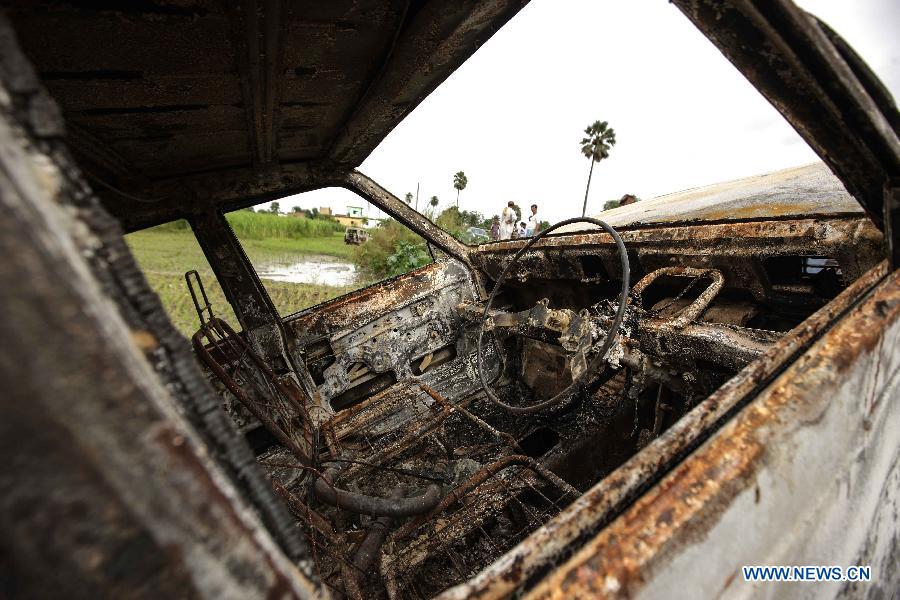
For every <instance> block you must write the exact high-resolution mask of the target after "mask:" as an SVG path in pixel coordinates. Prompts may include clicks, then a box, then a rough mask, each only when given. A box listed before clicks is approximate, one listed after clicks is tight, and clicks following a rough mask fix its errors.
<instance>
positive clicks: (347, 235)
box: [344, 227, 369, 246]
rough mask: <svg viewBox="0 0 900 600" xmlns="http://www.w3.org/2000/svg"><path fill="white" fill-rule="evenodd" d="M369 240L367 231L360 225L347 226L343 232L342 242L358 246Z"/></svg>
mask: <svg viewBox="0 0 900 600" xmlns="http://www.w3.org/2000/svg"><path fill="white" fill-rule="evenodd" d="M368 241H369V232H368V231H366V230H365V229H363V228H361V227H348V228H347V231H345V232H344V243H345V244H353V245H354V246H359V245H360V244H365V243H366V242H368Z"/></svg>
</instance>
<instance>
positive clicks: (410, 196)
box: [403, 192, 413, 204]
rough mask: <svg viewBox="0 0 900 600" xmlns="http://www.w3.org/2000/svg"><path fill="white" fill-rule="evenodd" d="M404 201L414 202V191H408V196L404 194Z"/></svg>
mask: <svg viewBox="0 0 900 600" xmlns="http://www.w3.org/2000/svg"><path fill="white" fill-rule="evenodd" d="M403 201H404V202H406V203H407V204H412V201H413V195H412V192H406V196H404V198H403Z"/></svg>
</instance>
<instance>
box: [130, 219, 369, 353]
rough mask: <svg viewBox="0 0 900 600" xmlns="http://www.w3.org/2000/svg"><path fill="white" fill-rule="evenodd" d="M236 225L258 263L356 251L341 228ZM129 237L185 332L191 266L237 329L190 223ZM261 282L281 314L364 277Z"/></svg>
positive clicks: (193, 320) (190, 315)
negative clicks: (285, 231) (253, 233)
mask: <svg viewBox="0 0 900 600" xmlns="http://www.w3.org/2000/svg"><path fill="white" fill-rule="evenodd" d="M234 214H237V213H232V215H234ZM232 215H229V221H231V220H232V219H231V217H232ZM247 215H249V218H247V217H244V221H245V224H246V222H247V221H251V220H252V221H253V223H251V224H252V225H254V226H255V227H259V228H260V231H262V232H263V235H278V233H279V232H277V231H276V232H274V233H273V230H272V229H271V228H269V229H268V230H267V229H266V228H264V227H262V225H266V222H265V220H261V219H258V218H255V215H253V213H247ZM259 216H263V215H259ZM266 216H267V217H268V219H270V220H271V219H276V220H277V221H278V222H284V223H285V224H287V225H291V221H301V222H302V220H299V219H291V218H287V217H275V216H268V215H266ZM232 225H233V226H234V229H235V232H236V234H237V236H238V238H239V239H240V240H241V243H242V245H243V247H244V251H245V252H246V253H247V256H249V257H250V261H251V262H252V263H253V264H254V265H261V264H263V263H267V262H278V263H287V262H292V260H297V261H299V260H303V259H304V257H309V256H311V255H320V256H321V255H324V256H332V257H336V258H341V259H345V260H348V261H349V260H350V259H351V256H352V246H348V245H346V244H344V237H343V233H342V232H340V231H334V230H333V228H332V229H331V230H318V231H315V233H318V234H319V236H318V237H299V236H302V235H303V234H304V231H299V230H297V231H292V232H289V235H285V236H284V237H268V238H264V239H257V238H254V237H250V235H248V234H247V232H246V231H242V228H241V227H240V225H239V224H238V223H232ZM276 227H277V225H276ZM309 233H312V232H309ZM292 236H298V237H292ZM125 240H126V242H127V243H128V245H129V247H130V248H131V251H132V252H133V253H134V256H135V258H136V259H137V261H138V264H139V265H140V266H141V269H142V270H143V271H144V274H145V276H146V277H147V280H148V281H149V282H150V285H151V286H152V287H153V289H154V290H155V291H156V293H157V294H159V296H160V298H161V300H162V302H163V305H164V306H165V307H166V310H167V311H168V313H169V317H170V318H171V319H172V321H173V322H174V323H175V326H176V327H177V328H178V329H179V331H181V332H182V333H183V334H184V335H186V336H188V337H190V336H191V335H192V334H193V333H194V331H196V329H197V326H198V322H197V314H196V311H195V310H194V305H193V303H192V302H191V297H190V294H189V293H188V291H187V287H186V285H185V282H184V273H185V271H189V270H191V269H196V270H197V271H198V272H199V273H200V276H201V277H202V278H203V282H204V285H205V286H206V291H207V293H208V295H209V297H210V301H211V302H212V304H213V310H215V311H216V313H217V314H218V315H219V316H220V317H222V318H224V319H225V320H227V321H228V322H229V323H230V324H231V325H232V326H233V327H235V328H236V329H239V326H238V323H237V319H236V318H235V316H234V313H233V312H232V310H231V306H230V305H229V304H228V302H227V301H226V300H225V295H224V293H223V292H222V289H221V288H220V287H219V285H218V283H217V282H216V279H215V276H214V275H213V272H212V269H211V268H210V266H209V263H208V262H207V261H206V257H205V256H204V255H203V251H202V250H201V249H200V246H199V245H198V244H197V241H196V239H194V236H193V234H192V233H191V231H190V229H189V228H186V227H182V226H179V225H176V224H169V225H165V226H162V227H156V228H153V229H148V230H145V231H139V232H136V233H131V234H128V235H127V236H125ZM263 285H265V287H266V290H267V291H268V292H269V295H270V296H271V298H272V301H273V302H274V303H275V306H276V307H277V308H278V310H279V312H280V313H281V315H282V316H286V315H288V314H291V313H293V312H296V311H298V310H301V309H303V308H307V307H309V306H314V305H316V304H318V303H320V302H324V301H325V300H328V299H330V298H334V297H335V296H339V295H341V294H344V293H347V292H349V291H351V290H352V289H356V288H359V287H361V285H362V283H359V284H357V285H354V286H350V287H338V286H327V285H312V284H302V283H284V282H275V281H269V280H264V281H263Z"/></svg>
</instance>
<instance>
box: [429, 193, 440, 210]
mask: <svg viewBox="0 0 900 600" xmlns="http://www.w3.org/2000/svg"><path fill="white" fill-rule="evenodd" d="M438 202H440V200H438V197H437V196H432V197H431V200H429V201H428V204H430V205H431V207H432V208H434V207H436V206H437V205H438Z"/></svg>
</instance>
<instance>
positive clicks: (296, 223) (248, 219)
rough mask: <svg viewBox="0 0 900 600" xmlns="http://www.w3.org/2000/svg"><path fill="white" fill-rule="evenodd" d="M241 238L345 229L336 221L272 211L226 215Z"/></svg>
mask: <svg viewBox="0 0 900 600" xmlns="http://www.w3.org/2000/svg"><path fill="white" fill-rule="evenodd" d="M226 218H227V219H228V222H229V223H230V224H231V227H232V228H233V229H234V232H235V234H236V235H237V236H238V238H239V239H241V240H243V239H254V240H263V239H268V238H304V237H325V236H330V235H332V234H333V233H334V232H337V231H343V227H341V226H340V224H338V223H336V222H334V221H326V220H323V219H297V218H290V217H279V216H277V215H274V214H271V213H246V212H241V211H238V212H233V213H228V214H227V215H226Z"/></svg>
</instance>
